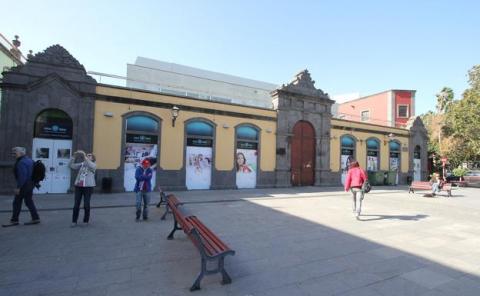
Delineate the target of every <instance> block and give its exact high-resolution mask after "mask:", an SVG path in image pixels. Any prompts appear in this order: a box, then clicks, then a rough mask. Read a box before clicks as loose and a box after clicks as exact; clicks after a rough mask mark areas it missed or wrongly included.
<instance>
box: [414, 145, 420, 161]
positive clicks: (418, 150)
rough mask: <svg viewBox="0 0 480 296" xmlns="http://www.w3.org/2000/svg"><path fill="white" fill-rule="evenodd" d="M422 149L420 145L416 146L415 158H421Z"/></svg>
mask: <svg viewBox="0 0 480 296" xmlns="http://www.w3.org/2000/svg"><path fill="white" fill-rule="evenodd" d="M421 151H422V149H421V148H420V146H418V145H417V146H415V150H414V151H413V158H414V159H420V158H421Z"/></svg>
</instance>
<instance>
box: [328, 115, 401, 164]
mask: <svg viewBox="0 0 480 296" xmlns="http://www.w3.org/2000/svg"><path fill="white" fill-rule="evenodd" d="M333 125H335V126H340V127H348V128H357V129H362V130H368V131H352V132H350V130H344V129H341V128H332V129H331V131H330V135H331V140H330V169H331V170H332V171H333V172H338V171H340V152H341V151H340V137H341V136H343V135H350V136H353V137H354V138H356V139H357V142H356V147H355V150H356V158H357V161H358V162H359V164H360V166H361V167H363V168H365V167H366V160H367V145H366V140H367V139H368V138H371V137H372V138H377V139H378V140H379V141H380V170H388V169H389V149H388V140H389V138H388V137H387V136H386V135H385V132H387V133H392V134H393V135H394V138H393V139H394V140H397V141H399V142H400V144H401V146H402V148H403V147H408V144H409V132H408V130H404V129H398V128H390V127H384V126H377V125H371V124H363V123H356V122H351V121H345V120H337V119H333V120H332V126H333ZM400 157H401V168H400V170H401V172H402V173H406V172H408V150H407V151H403V149H402V150H401V156H400Z"/></svg>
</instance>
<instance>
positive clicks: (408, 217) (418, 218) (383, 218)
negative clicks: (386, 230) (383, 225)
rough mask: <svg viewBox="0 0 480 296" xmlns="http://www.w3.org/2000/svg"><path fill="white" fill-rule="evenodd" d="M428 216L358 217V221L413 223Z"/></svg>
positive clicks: (372, 215) (373, 215)
mask: <svg viewBox="0 0 480 296" xmlns="http://www.w3.org/2000/svg"><path fill="white" fill-rule="evenodd" d="M364 217H372V218H367V219H364ZM427 217H428V215H410V216H409V215H375V214H371V215H360V217H359V219H358V220H360V221H375V220H386V219H388V220H413V221H418V220H420V219H425V218H427Z"/></svg>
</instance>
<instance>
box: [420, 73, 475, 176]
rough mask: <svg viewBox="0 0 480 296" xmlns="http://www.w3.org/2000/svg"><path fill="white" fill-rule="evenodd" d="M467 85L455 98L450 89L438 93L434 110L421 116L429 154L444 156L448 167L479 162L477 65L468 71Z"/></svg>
mask: <svg viewBox="0 0 480 296" xmlns="http://www.w3.org/2000/svg"><path fill="white" fill-rule="evenodd" d="M468 77H469V79H468V82H469V84H470V88H468V89H467V90H465V92H464V93H463V95H462V99H460V100H454V94H453V91H452V89H451V88H449V87H444V88H442V90H441V91H440V92H439V93H438V94H437V106H436V111H435V112H434V111H429V112H428V113H426V114H424V115H422V120H423V122H424V124H425V127H426V128H427V131H428V136H429V142H428V150H429V153H434V154H436V155H438V157H439V156H446V157H448V159H449V163H450V165H451V166H454V167H455V166H458V165H460V164H462V163H463V162H471V161H480V65H476V66H474V67H473V68H472V69H470V70H469V71H468ZM438 157H437V158H438Z"/></svg>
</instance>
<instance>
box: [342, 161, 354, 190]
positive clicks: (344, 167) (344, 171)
mask: <svg viewBox="0 0 480 296" xmlns="http://www.w3.org/2000/svg"><path fill="white" fill-rule="evenodd" d="M352 159H353V156H352V155H345V154H342V156H341V159H340V169H341V171H342V175H341V182H342V185H345V179H346V177H347V172H348V168H349V167H350V162H351V161H352Z"/></svg>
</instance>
